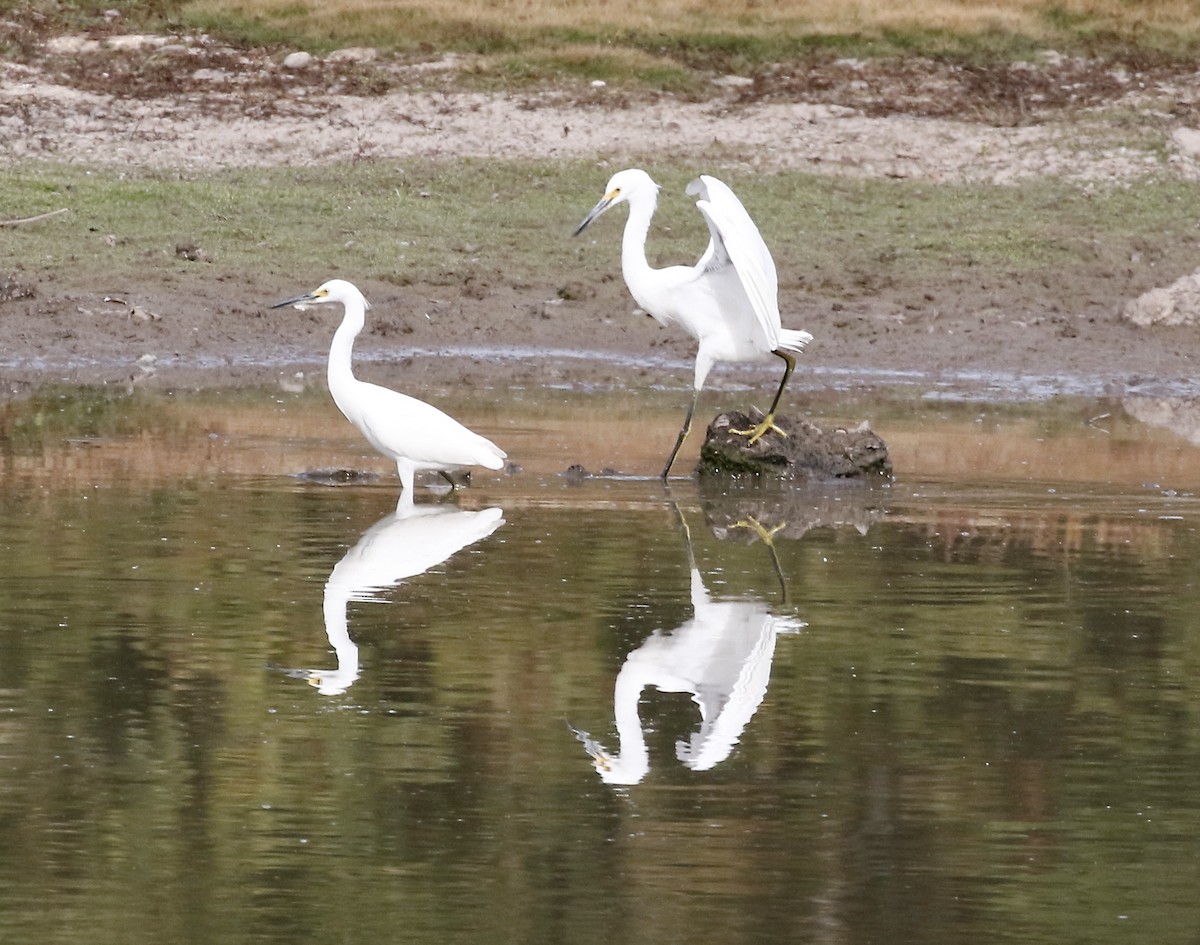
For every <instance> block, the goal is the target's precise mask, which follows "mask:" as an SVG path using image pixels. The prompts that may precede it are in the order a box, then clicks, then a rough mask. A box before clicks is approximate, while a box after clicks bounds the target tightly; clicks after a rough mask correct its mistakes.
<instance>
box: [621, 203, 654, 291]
mask: <svg viewBox="0 0 1200 945" xmlns="http://www.w3.org/2000/svg"><path fill="white" fill-rule="evenodd" d="M657 206H658V196H657V195H656V194H653V193H648V194H644V195H642V196H641V199H638V200H631V201H629V219H628V220H626V221H625V232H624V234H623V235H622V237H621V275H622V276H624V278H625V284H626V285H627V286H629V287H630V288H631V289H632V287H633V286H638V285H642V284H643V283H644V281H645V280H644V276H645V275H647V274H648V273H649V272H650V271H651V270H650V264H649V263H648V262H647V261H646V237H647V235H648V234H649V233H650V220H651V219H652V218H653V217H654V210H655V208H656V207H657ZM638 301H639V302H640V301H641V300H640V299H639V300H638Z"/></svg>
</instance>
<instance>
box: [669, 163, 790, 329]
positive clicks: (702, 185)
mask: <svg viewBox="0 0 1200 945" xmlns="http://www.w3.org/2000/svg"><path fill="white" fill-rule="evenodd" d="M688 192H689V193H691V194H698V195H700V198H701V199H699V200H697V201H696V207H697V208H698V209H699V210H700V212H701V213H702V214H704V219H705V221H706V222H707V223H708V229H709V231H710V232H711V234H712V240H711V242H710V244H709V250H708V251H706V253H705V256H704V257H702V258H701V262H705V260H707V262H708V264H707V266H705V267H704V268H707V269H709V270H712V269H716V268H720V267H721V266H723V265H731V266H733V268H734V270H735V271H736V272H737V274H738V278H739V280H740V281H741V284H742V288H743V289H745V291H746V296H747V298H748V299H749V300H750V305H751V308H752V309H753V310H754V317H755V320H756V321H757V323H758V325H759V327H760V328H761V329H762V331H763V334H764V336H765V337H766V339H767V342H768V343H769V344H770V346H771V348H772V349H774V348H776V347H777V346H778V344H779V337H780V321H779V277H778V275H777V273H776V271H775V260H774V259H772V258H771V251H770V250H769V249H767V244H766V243H765V242H763V238H762V234H761V233H759V231H758V227H757V226H756V225H755V223H754V221H753V220H752V219H751V218H750V214H749V213H747V212H746V208H745V207H743V206H742V202H741V201H740V200H738V198H737V197H736V196H735V195H734V193H733V191H732V190H730V189H729V188H728V187H727V186H726V185H725V184H723V183H722V182H721V181H719V180H717V179H716V178H715V177H708V176H703V177H700V178H699V179H698V180H696V181H693V182H692V183H691V184H690V185H689V186H688Z"/></svg>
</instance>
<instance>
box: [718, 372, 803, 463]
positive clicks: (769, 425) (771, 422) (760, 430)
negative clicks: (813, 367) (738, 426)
mask: <svg viewBox="0 0 1200 945" xmlns="http://www.w3.org/2000/svg"><path fill="white" fill-rule="evenodd" d="M771 353H772V354H774V355H776V356H777V357H780V358H783V362H784V364H786V365H787V367H785V368H784V369H783V380H781V381H780V382H779V389H778V390H777V391H775V399H774V400H772V401H771V409H770V410H768V411H767V415H766V416H765V417H763V419H762V422H761V423H759V424H758V425H757V426H754V427H751V428H750V429H749V430H730V431H729V432H730V433H736V434H737V435H738V436H748V437H750V439H749V441H748V442H749V443H750V444H754V443H757V442H758V441H759V440H760V439H762V436H763V434H764V433H766V432H767V431H769V430H774V431H775V432H776V433H778V434H779V435H780V436H782V437H786V436H787V434H786V433H785V432H784V431H783V430H781V429H779V427H777V426H775V409H776V408H777V407H778V406H779V400H780V398H782V397H783V389H784V388H785V387H787V382H788V379H789V378H790V377H791V376H792V371H794V370H796V359H795V358H793V357H792V356H791V355H790V354H788V353H787V352H786V351H772V352H771Z"/></svg>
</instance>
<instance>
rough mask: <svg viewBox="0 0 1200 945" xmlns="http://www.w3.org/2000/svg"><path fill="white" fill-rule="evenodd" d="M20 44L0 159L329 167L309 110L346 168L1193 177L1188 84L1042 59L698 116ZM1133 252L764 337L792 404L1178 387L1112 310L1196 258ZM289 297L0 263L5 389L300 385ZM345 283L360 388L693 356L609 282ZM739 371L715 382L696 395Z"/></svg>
mask: <svg viewBox="0 0 1200 945" xmlns="http://www.w3.org/2000/svg"><path fill="white" fill-rule="evenodd" d="M27 49H28V55H27V56H26V57H25V58H24V60H23V61H21V62H9V63H0V160H2V161H4V162H12V161H17V160H28V159H30V158H35V159H36V158H41V157H45V158H47V159H52V160H55V161H69V162H75V163H79V164H85V165H95V166H101V165H104V166H112V165H114V164H136V165H145V166H154V167H162V168H177V169H180V170H182V171H194V170H200V169H212V168H216V167H236V166H262V165H314V164H325V163H330V162H334V161H337V160H342V159H344V154H343V153H342V151H341V148H342V146H343V144H342V142H344V140H345V137H346V136H345V135H342V136H338V142H337V143H336V144H334V143H331V144H330V145H329V146H328V147H324V146H322V145H321V143H320V141H317V142H316V144H315V146H314V139H313V138H312V136H310V135H304V134H300V133H299V132H300V130H301V128H302V127H303V126H304V125H306V124H307V123H308V122H311V121H312V119H313V118H314V117H316V116H322V117H324V118H326V119H329V120H333V121H336V122H337V123H338V124H339V125H340V126H342V128H343V129H344V130H345V131H346V132H347V133H348V134H350V135H352V136H353V139H354V140H355V141H356V142H357V148H358V152H359V154H360V156H361V157H363V158H369V159H377V160H397V159H403V158H405V157H409V156H413V155H424V156H431V155H476V156H487V155H497V156H504V157H513V156H519V155H522V154H530V155H537V156H545V155H546V154H547V153H549V154H558V155H564V156H572V157H580V156H592V155H595V156H597V157H598V158H600V157H602V158H604V159H606V160H608V161H610V162H611V163H612V164H614V165H615V164H619V163H622V162H623V161H625V160H629V161H634V160H636V158H637V157H638V156H639V155H645V154H647V153H651V152H653V153H655V154H656V155H659V156H660V159H661V156H662V155H678V157H679V160H680V161H681V162H687V163H688V164H689V165H690V164H693V163H694V162H695V156H696V155H697V154H704V153H706V149H708V148H710V145H711V142H712V141H713V139H714V136H716V137H719V138H721V139H722V140H723V141H725V142H727V143H728V144H729V145H730V147H728V149H727V151H725V152H722V153H723V154H726V155H727V154H729V153H737V154H745V155H750V157H749V158H747V164H748V165H749V169H753V168H755V167H758V168H768V167H799V168H804V169H806V170H812V171H817V172H825V173H830V174H840V175H849V176H876V175H887V176H893V177H907V178H919V179H926V180H930V181H935V182H936V181H962V180H974V181H983V182H993V183H1000V184H1003V183H1006V182H1011V181H1014V180H1017V179H1021V178H1026V177H1029V176H1035V175H1048V174H1052V175H1058V176H1061V177H1065V178H1067V179H1069V180H1071V181H1073V182H1077V184H1078V186H1080V187H1081V188H1090V187H1105V186H1136V184H1137V182H1138V181H1139V180H1140V179H1143V178H1144V177H1146V176H1147V175H1151V174H1159V175H1162V174H1166V175H1180V176H1184V177H1187V178H1195V177H1197V176H1200V164H1198V163H1197V153H1196V152H1195V151H1193V150H1192V149H1191V145H1192V143H1193V142H1192V139H1191V138H1189V129H1190V128H1191V127H1192V126H1195V125H1200V73H1189V72H1186V71H1181V70H1179V69H1178V68H1160V69H1157V70H1156V69H1152V68H1147V69H1146V70H1145V71H1130V70H1127V69H1112V68H1109V67H1106V66H1102V65H1098V64H1093V63H1086V62H1079V61H1073V60H1063V59H1062V58H1061V57H1056V56H1054V55H1052V54H1048V55H1047V57H1046V62H1045V63H1044V64H1042V65H1040V66H1038V67H1036V68H1035V67H1023V66H1016V67H1008V68H1002V69H996V70H992V71H990V72H988V71H983V70H966V69H962V68H957V69H956V68H951V67H949V66H946V65H944V64H935V63H928V62H925V63H920V62H918V63H903V64H895V63H893V64H889V65H884V64H870V63H861V62H843V61H829V62H826V63H822V64H814V65H812V66H808V67H805V68H804V69H803V70H792V71H789V72H784V71H782V70H781V71H779V72H777V73H769V72H768V73H765V74H763V75H760V76H757V77H755V78H754V79H753V80H748V79H741V78H738V77H724V78H721V79H719V80H717V81H716V82H714V85H713V92H712V95H711V97H710V98H709V99H707V100H706V101H703V102H683V101H678V100H674V99H669V98H666V97H663V96H649V95H647V96H642V97H640V98H638V99H637V100H632V99H631V98H630V97H629V96H628V95H625V94H618V93H615V92H612V91H610V90H608V89H606V88H604V87H599V86H597V87H592V88H587V89H582V90H579V89H576V90H574V91H572V92H570V93H568V92H567V91H564V90H558V91H540V92H536V93H535V92H530V93H527V94H523V95H521V96H503V95H496V96H490V95H486V94H482V93H470V92H462V91H455V90H454V86H453V85H452V84H450V83H448V82H444V81H443V77H444V76H446V75H448V74H449V72H450V71H452V70H453V69H456V68H462V66H463V63H461V62H457V61H453V60H439V61H435V62H428V63H407V64H403V63H390V62H383V61H381V60H378V59H376V58H374V56H373V54H372V53H371V52H370V51H363V50H349V51H344V52H343V53H342V54H340V55H338V54H335V55H334V56H332V57H330V58H329V59H328V60H326V61H324V62H319V61H316V60H313V61H310V62H307V63H303V62H301V63H289V66H287V67H285V66H284V65H283V63H281V62H280V61H279V57H274V58H272V57H269V56H267V55H265V54H261V55H255V54H247V53H244V52H239V51H235V50H231V49H227V48H224V47H221V46H219V45H218V44H215V43H212V42H211V41H209V40H207V39H206V38H204V37H171V38H164V37H135V36H122V35H120V34H114V35H112V36H109V37H107V38H101V39H97V38H95V37H91V38H89V37H78V36H60V37H42V38H40V39H39V40H38V41H37V42H36V43H29V44H27ZM1118 106H1119V107H1118ZM1122 113H1123V114H1125V116H1126V118H1125V120H1126V121H1127V120H1128V117H1127V116H1128V115H1129V114H1131V113H1136V114H1138V115H1140V116H1141V119H1140V120H1141V122H1142V125H1143V130H1144V128H1145V127H1147V126H1149V127H1153V129H1155V132H1156V133H1155V134H1140V135H1128V134H1125V135H1120V134H1116V133H1114V128H1113V127H1112V126H1110V124H1109V122H1110V119H1109V118H1107V117H1106V116H1108V115H1113V114H1117V115H1119V114H1122ZM1116 120H1117V119H1112V121H1116ZM760 129H770V130H769V131H764V130H760ZM780 129H783V134H780ZM1130 140H1143V141H1144V142H1145V144H1144V145H1142V146H1138V145H1135V144H1130V143H1128V142H1129V141H1130ZM1118 141H1121V142H1125V143H1123V144H1118V143H1116V142H1118ZM1164 143H1165V147H1164ZM725 159H726V160H727V157H726V158H725ZM697 170H702V168H698V169H697ZM583 209H586V208H583ZM2 214H3V209H2V208H0V215H2ZM19 225H22V226H37V225H39V224H38V223H36V222H33V223H25V224H19ZM1193 254H1194V255H1196V257H1197V258H1196V259H1195V260H1194V261H1190V262H1189V256H1191V255H1193ZM1155 258H1156V261H1157V266H1158V269H1157V271H1155V272H1150V271H1147V269H1146V268H1144V267H1141V266H1139V265H1138V263H1137V260H1129V259H1108V258H1104V256H1103V254H1102V253H1100V252H1098V253H1097V254H1096V256H1095V258H1089V259H1081V260H1080V265H1079V268H1078V271H1073V272H1064V273H1063V274H1062V278H1061V280H1057V281H1055V282H1054V284H1052V285H1026V284H1021V283H1019V282H1010V283H1007V284H998V285H988V286H980V285H977V284H973V283H972V282H971V281H970V280H969V279H962V280H955V283H954V284H948V285H944V286H935V287H930V289H929V291H928V292H927V293H924V294H923V295H922V297H919V298H913V297H909V295H908V294H906V293H905V292H899V291H893V290H890V289H888V288H887V287H886V286H884V287H880V288H878V289H877V290H873V293H872V295H871V297H870V298H865V299H863V302H862V304H861V305H860V306H855V310H854V311H853V312H851V311H848V310H847V309H846V306H844V305H842V304H838V303H832V302H830V301H829V300H826V299H821V298H820V297H816V296H814V295H812V294H809V293H801V292H799V291H797V292H794V293H791V294H785V296H784V297H783V298H781V309H782V310H783V311H784V312H785V319H784V320H785V324H786V325H789V326H791V327H804V328H807V329H808V330H809V331H811V332H812V333H813V334H814V335H815V336H816V339H817V341H816V343H815V344H814V345H813V346H812V349H811V351H810V352H809V353H808V354H806V356H805V359H804V365H805V368H806V372H805V374H804V376H803V377H798V378H797V384H798V385H799V386H805V385H807V386H810V387H822V386H830V385H835V386H836V385H861V384H877V385H888V384H894V383H919V384H921V385H923V386H925V387H928V386H931V385H938V386H941V387H942V388H945V389H954V390H966V391H976V392H978V391H980V390H983V389H988V390H990V391H991V395H992V396H994V395H996V394H997V393H998V392H1001V391H1007V392H1008V393H1010V394H1011V395H1012V396H1016V397H1028V396H1039V395H1043V394H1046V393H1050V392H1055V391H1080V392H1088V393H1100V394H1111V395H1122V394H1125V393H1128V392H1142V393H1150V394H1169V393H1175V394H1192V393H1200V391H1197V389H1196V384H1195V382H1194V380H1193V379H1194V377H1195V374H1196V371H1195V364H1196V359H1197V358H1198V357H1200V341H1198V340H1197V333H1196V331H1195V330H1194V329H1189V328H1183V327H1177V328H1169V329H1167V328H1155V329H1153V330H1147V329H1139V328H1135V327H1133V326H1131V325H1129V324H1128V323H1126V322H1125V321H1123V320H1122V319H1121V318H1120V311H1121V308H1122V306H1123V305H1124V303H1125V302H1126V301H1127V300H1128V299H1130V298H1133V297H1135V296H1137V295H1139V294H1140V293H1142V292H1144V291H1146V290H1147V289H1149V288H1151V287H1153V286H1154V285H1155V284H1164V283H1165V282H1169V281H1171V280H1172V279H1174V278H1175V277H1176V276H1178V275H1180V274H1182V273H1183V272H1187V271H1190V269H1191V268H1193V267H1194V266H1195V265H1196V264H1200V253H1196V247H1168V248H1159V249H1158V250H1156V255H1155ZM613 268H614V272H615V271H616V269H617V255H616V247H615V246H614V252H613ZM825 275H826V277H828V278H835V279H836V277H837V274H829V273H826V274H825ZM295 288H296V286H294V285H288V286H285V285H281V284H278V283H276V282H268V283H267V284H263V285H247V286H241V287H239V291H240V292H242V293H243V294H244V295H245V297H246V298H247V300H251V301H250V302H248V304H247V305H245V306H240V305H236V304H230V303H229V301H228V291H227V287H226V286H224V285H222V284H213V285H206V284H205V283H204V281H203V280H202V279H199V278H198V279H196V280H191V281H189V282H188V283H187V284H186V285H183V286H181V285H179V284H174V285H170V286H157V287H156V286H147V287H145V288H144V295H142V296H140V297H139V298H137V299H116V300H113V299H106V298H104V297H103V296H99V297H98V296H96V295H94V294H93V293H91V292H90V291H89V290H88V289H87V288H86V287H85V286H82V285H73V284H72V283H71V281H70V277H69V275H68V274H63V277H62V278H61V279H55V280H53V281H43V282H41V283H39V284H37V285H29V284H27V283H26V282H25V281H23V280H22V277H21V276H20V274H19V272H16V271H14V272H13V274H11V275H7V276H6V273H5V270H4V268H3V263H2V262H0V351H2V352H3V354H2V355H0V363H2V364H3V367H4V376H5V379H6V382H7V386H8V388H9V389H10V390H11V391H20V390H24V389H28V387H29V386H30V385H32V384H36V383H42V382H45V381H47V380H53V381H69V382H89V383H94V382H104V383H148V384H153V385H160V386H197V385H198V386H225V385H229V384H240V383H247V382H250V383H260V382H264V381H266V382H272V383H274V382H278V383H283V384H285V385H287V384H293V383H301V382H302V381H301V380H300V379H299V378H298V377H297V374H298V372H300V373H304V374H305V375H307V376H312V374H313V373H314V372H315V371H317V370H318V369H319V365H320V362H321V359H322V357H323V354H324V350H325V346H326V344H327V342H328V338H329V336H330V333H331V328H332V326H331V324H330V320H329V319H328V318H321V317H318V316H317V315H315V314H310V315H302V316H296V315H295V313H292V312H290V311H284V312H276V313H271V312H264V311H262V310H260V309H259V308H256V307H255V306H254V304H252V300H262V299H271V298H278V297H281V295H282V294H283V293H286V292H288V291H291V290H294V289H295ZM302 288H307V287H302ZM363 288H364V289H365V291H366V292H367V294H368V296H369V297H370V298H371V299H372V302H373V303H374V305H375V318H376V319H378V322H377V324H376V325H375V326H374V327H375V330H374V331H373V332H371V333H370V334H368V335H366V336H364V338H363V339H361V341H360V345H359V349H358V350H359V354H360V356H361V357H362V359H363V362H364V364H365V365H368V368H367V369H368V370H369V369H370V368H369V365H370V363H371V362H372V361H373V360H374V361H382V360H387V361H394V360H395V359H396V358H397V357H399V358H402V359H404V360H405V363H406V365H407V366H408V369H409V371H410V374H409V376H410V378H414V379H413V380H411V381H410V383H411V384H416V383H417V382H418V381H419V380H420V378H421V377H422V376H423V375H424V376H425V378H426V379H431V378H432V377H433V376H436V377H437V378H439V379H440V380H441V381H453V380H455V379H456V378H460V377H467V376H471V377H472V378H473V383H476V384H479V385H484V386H490V385H505V384H510V383H525V384H539V383H547V382H549V383H567V384H573V383H616V384H629V383H634V384H636V383H643V382H644V383H651V382H654V383H668V384H672V383H679V384H686V383H687V382H688V380H689V378H690V359H691V352H692V343H691V342H690V340H689V339H687V338H686V337H683V336H682V335H681V334H680V333H679V332H677V331H664V330H662V329H659V328H658V327H657V326H656V325H654V324H653V323H652V322H651V321H650V320H649V319H647V318H644V317H639V316H638V315H636V314H634V313H633V311H632V310H633V305H632V302H631V301H630V300H629V298H628V296H627V294H626V293H625V290H624V287H623V286H622V285H621V283H620V280H619V279H616V280H613V281H612V282H610V283H606V284H603V285H599V286H596V287H595V292H594V294H592V293H591V291H590V289H589V292H587V293H584V295H587V296H589V297H586V298H582V299H578V300H571V301H562V300H557V299H552V298H550V297H549V296H551V294H552V293H553V289H552V288H546V287H532V288H531V287H528V286H520V285H503V284H494V285H491V286H489V287H488V290H487V292H486V293H480V292H470V291H462V292H461V293H456V292H453V290H448V289H447V288H446V287H445V286H434V285H425V284H422V283H421V282H420V281H418V282H416V283H415V284H413V285H411V286H406V287H403V288H397V287H395V286H390V285H383V284H380V285H372V284H365V285H364V286H363ZM480 296H482V297H480ZM413 310H417V311H421V312H424V313H425V314H426V315H428V316H429V317H426V318H417V319H415V320H414V321H412V322H409V323H408V324H407V325H406V327H405V328H404V333H403V334H402V335H401V334H397V332H396V331H395V328H396V324H395V323H394V322H390V321H389V316H388V315H387V314H386V313H389V312H393V311H396V312H399V311H413ZM158 316H162V317H158ZM285 326H286V327H285ZM201 329H203V330H201ZM283 339H286V340H283ZM564 352H570V354H569V355H567V354H564ZM431 353H439V354H441V355H443V357H441V358H438V359H437V361H436V370H435V369H434V368H432V367H431V366H430V365H431V362H433V360H434V359H432V358H429V357H423V355H425V354H431ZM761 370H762V371H770V372H774V371H775V370H776V368H775V366H774V365H773V364H771V365H764V366H763V367H762V368H761ZM740 376H741V374H740V373H739V372H738V371H737V370H733V371H722V370H719V371H718V372H717V374H716V375H715V376H714V378H713V382H714V383H715V384H718V385H719V384H720V383H722V382H723V380H724V381H727V380H728V379H730V378H733V379H736V378H738V377H740Z"/></svg>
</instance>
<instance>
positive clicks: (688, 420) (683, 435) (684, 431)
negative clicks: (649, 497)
mask: <svg viewBox="0 0 1200 945" xmlns="http://www.w3.org/2000/svg"><path fill="white" fill-rule="evenodd" d="M699 399H700V391H699V390H693V391H692V402H691V404H689V405H688V411H687V416H686V417H684V418H683V427H682V428H681V429H680V430H679V436H678V438H677V439H676V440H675V448H674V449H673V450H671V455H670V456H668V457H667V465H665V466H664V467H663V471H662V478H663V479H666V478H667V474H668V473H669V472H670V471H671V466H673V465H674V463H675V457H676V456H678V455H679V447H681V446H683V441H684V440H686V439H687V435H688V433H689V432H690V431H691V429H692V414H694V413H695V412H696V401H697V400H699Z"/></svg>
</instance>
